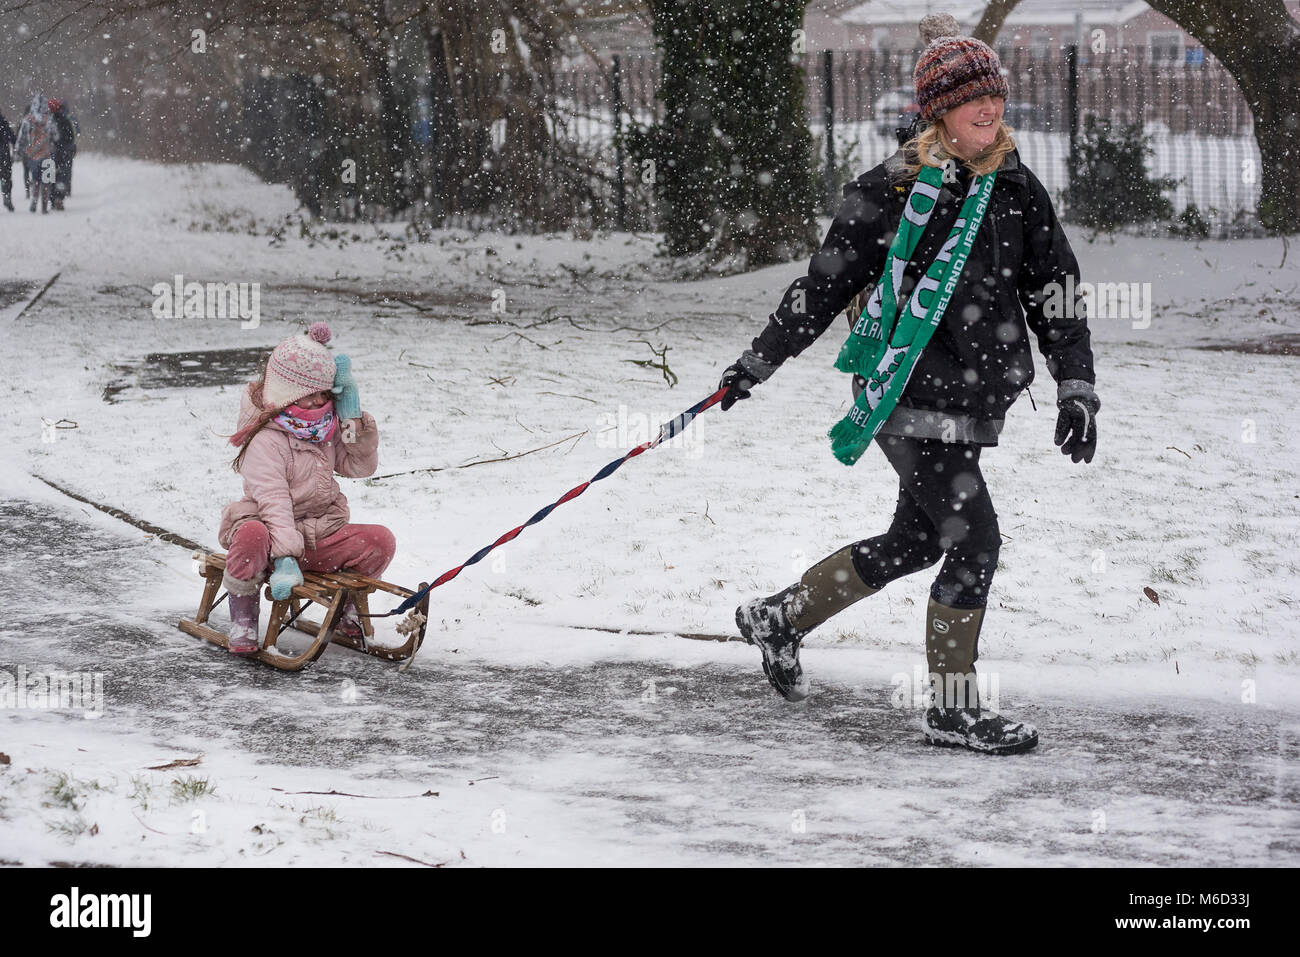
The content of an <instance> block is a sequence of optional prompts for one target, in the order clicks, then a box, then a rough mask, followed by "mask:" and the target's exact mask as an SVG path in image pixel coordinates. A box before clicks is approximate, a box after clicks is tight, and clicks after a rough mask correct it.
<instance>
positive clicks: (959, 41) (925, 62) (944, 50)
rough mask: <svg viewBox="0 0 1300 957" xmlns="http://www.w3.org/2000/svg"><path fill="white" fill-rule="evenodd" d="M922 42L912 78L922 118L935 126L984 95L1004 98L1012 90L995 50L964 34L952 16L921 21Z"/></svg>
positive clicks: (946, 15) (937, 15)
mask: <svg viewBox="0 0 1300 957" xmlns="http://www.w3.org/2000/svg"><path fill="white" fill-rule="evenodd" d="M920 31H921V41H922V42H923V43H924V44H925V45H926V46H925V50H924V51H923V52H922V53H921V57H920V59H918V60H917V61H916V69H915V70H914V71H913V73H912V78H913V79H914V80H915V81H916V105H917V106H918V107H920V109H921V116H922V118H924V119H925V120H927V121H929V122H931V123H933V122H934V121H935V120H937V119H938V118H939V117H941V116H943V114H945V113H947V112H948V111H949V110H951V109H955V108H956V107H958V106H961V105H962V104H963V103H969V102H970V101H971V100H978V99H979V98H980V97H981V96H1000V97H1002V98H1003V99H1005V98H1006V97H1007V96H1009V95H1010V93H1011V89H1010V87H1009V86H1008V85H1007V80H1006V77H1004V76H1003V75H1002V63H1001V61H999V60H998V55H997V54H996V53H994V52H993V48H992V47H990V46H989V45H988V44H987V43H984V42H982V41H980V40H976V39H975V38H974V37H966V36H962V35H961V26H960V25H959V24H958V23H957V21H956V19H954V18H953V16H952V15H951V14H947V13H934V14H930V15H929V16H926V17H922V18H921V24H920Z"/></svg>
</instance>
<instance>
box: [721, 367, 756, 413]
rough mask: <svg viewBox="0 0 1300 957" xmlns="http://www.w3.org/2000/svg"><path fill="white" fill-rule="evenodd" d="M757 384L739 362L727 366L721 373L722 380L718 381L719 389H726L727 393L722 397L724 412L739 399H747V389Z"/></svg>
mask: <svg viewBox="0 0 1300 957" xmlns="http://www.w3.org/2000/svg"><path fill="white" fill-rule="evenodd" d="M757 384H758V380H757V379H755V378H754V376H753V375H751V374H750V373H749V372H748V371H747V370H746V369H745V367H744V366H743V365H741V364H740V363H739V362H736V363H734V364H732V365H729V366H727V371H726V372H724V373H722V380H721V381H720V382H719V383H718V388H719V389H726V390H727V394H726V395H724V396H723V397H722V411H723V412H726V411H727V410H728V409H730V408H731V407H732V406H733V405H735V404H736V403H737V402H739V401H740V400H741V399H748V398H749V390H750V389H752V388H754V386H755V385H757Z"/></svg>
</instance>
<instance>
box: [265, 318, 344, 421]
mask: <svg viewBox="0 0 1300 957" xmlns="http://www.w3.org/2000/svg"><path fill="white" fill-rule="evenodd" d="M329 341H330V327H329V326H327V325H326V324H325V323H323V322H313V323H312V324H311V327H310V328H308V330H307V331H306V332H304V333H302V334H301V335H297V336H290V337H289V338H288V339H285V340H284V342H282V343H280V344H279V345H278V346H276V347H275V348H274V349H273V350H271V358H270V359H269V360H268V361H267V363H266V382H265V384H264V385H263V386H262V408H264V409H283V408H284V407H285V406H288V405H293V404H294V403H295V402H297V401H298V400H299V399H301V398H302V397H303V396H307V395H311V394H312V393H313V392H328V391H329V390H330V389H332V388H334V372H335V370H334V357H333V356H332V355H330V353H329V350H328V349H326V348H325V343H327V342H329Z"/></svg>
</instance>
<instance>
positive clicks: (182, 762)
mask: <svg viewBox="0 0 1300 957" xmlns="http://www.w3.org/2000/svg"><path fill="white" fill-rule="evenodd" d="M202 760H203V755H201V754H200V755H199V756H198V757H197V758H177V759H176V760H175V761H168V762H167V763H166V764H155V765H153V766H152V767H148V768H145V770H146V771H171V770H172V769H174V768H192V767H194V766H195V765H196V764H198V763H199V762H200V761H202Z"/></svg>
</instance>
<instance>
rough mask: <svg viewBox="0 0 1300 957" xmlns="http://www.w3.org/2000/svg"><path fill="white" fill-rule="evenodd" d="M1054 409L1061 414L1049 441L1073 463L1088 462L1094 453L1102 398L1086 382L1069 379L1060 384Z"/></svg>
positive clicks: (1057, 417)
mask: <svg viewBox="0 0 1300 957" xmlns="http://www.w3.org/2000/svg"><path fill="white" fill-rule="evenodd" d="M1056 406H1057V408H1058V409H1060V412H1059V413H1058V414H1057V416H1056V436H1055V437H1054V438H1053V439H1052V441H1053V442H1054V443H1055V444H1057V445H1059V446H1060V447H1061V454H1062V455H1068V456H1070V459H1071V461H1073V462H1074V463H1076V464H1078V463H1079V462H1080V461H1082V462H1091V461H1092V456H1093V454H1094V453H1095V452H1096V451H1097V412H1098V410H1100V409H1101V399H1099V398H1097V393H1095V392H1093V391H1092V386H1091V385H1090V384H1089V383H1087V382H1083V381H1081V380H1070V381H1067V382H1062V383H1061V385H1060V388H1059V389H1058V390H1057V396H1056Z"/></svg>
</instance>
